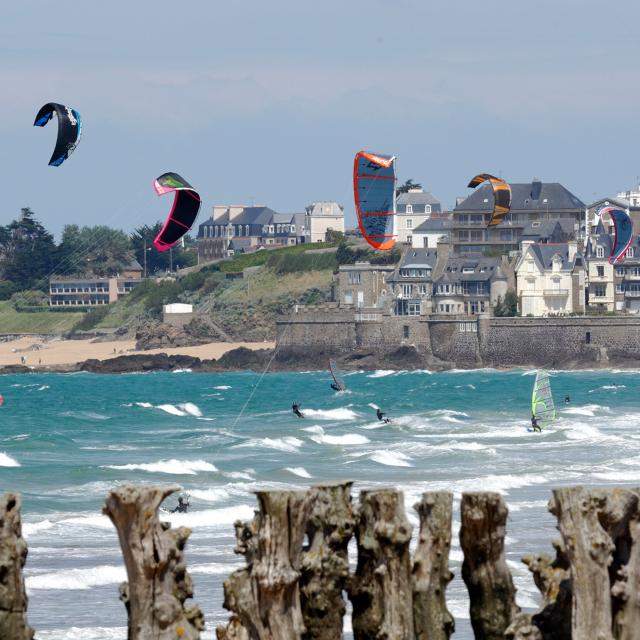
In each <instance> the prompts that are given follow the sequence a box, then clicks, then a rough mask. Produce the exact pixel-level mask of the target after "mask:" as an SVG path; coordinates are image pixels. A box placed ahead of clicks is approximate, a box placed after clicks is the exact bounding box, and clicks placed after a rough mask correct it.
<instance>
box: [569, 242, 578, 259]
mask: <svg viewBox="0 0 640 640" xmlns="http://www.w3.org/2000/svg"><path fill="white" fill-rule="evenodd" d="M567 250H568V254H569V255H568V258H569V262H571V261H572V260H573V259H574V258H575V257H576V253H578V242H577V241H576V240H569V242H567Z"/></svg>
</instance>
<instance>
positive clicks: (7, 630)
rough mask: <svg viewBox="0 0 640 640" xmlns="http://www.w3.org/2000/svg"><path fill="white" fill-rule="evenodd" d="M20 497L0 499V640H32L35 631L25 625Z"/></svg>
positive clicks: (10, 495) (24, 547)
mask: <svg viewBox="0 0 640 640" xmlns="http://www.w3.org/2000/svg"><path fill="white" fill-rule="evenodd" d="M20 506H21V503H20V496H19V495H18V494H16V493H4V494H2V495H0V638H6V639H7V640H9V639H10V640H31V638H33V634H34V631H33V629H32V628H31V627H30V626H29V625H28V624H27V592H26V590H25V587H24V578H23V577H22V569H23V567H24V564H25V562H26V561H27V544H26V542H25V541H24V539H23V538H22V524H21V522H20Z"/></svg>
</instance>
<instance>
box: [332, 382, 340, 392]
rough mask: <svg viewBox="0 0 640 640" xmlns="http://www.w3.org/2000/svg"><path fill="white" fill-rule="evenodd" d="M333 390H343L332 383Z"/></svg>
mask: <svg viewBox="0 0 640 640" xmlns="http://www.w3.org/2000/svg"><path fill="white" fill-rule="evenodd" d="M331 388H332V389H333V390H334V391H342V389H341V388H340V387H339V386H338V385H337V384H336V383H335V382H332V383H331Z"/></svg>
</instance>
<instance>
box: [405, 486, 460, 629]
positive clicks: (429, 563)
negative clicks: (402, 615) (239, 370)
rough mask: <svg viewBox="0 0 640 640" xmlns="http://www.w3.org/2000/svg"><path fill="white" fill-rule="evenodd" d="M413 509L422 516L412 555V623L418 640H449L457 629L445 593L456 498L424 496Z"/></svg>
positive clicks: (442, 494) (438, 495) (449, 495)
mask: <svg viewBox="0 0 640 640" xmlns="http://www.w3.org/2000/svg"><path fill="white" fill-rule="evenodd" d="M414 509H415V510H416V511H417V512H418V514H419V516H420V534H419V538H418V546H417V547H416V551H415V554H414V556H413V572H412V578H413V623H414V627H415V637H416V640H448V639H449V638H450V637H451V634H452V633H453V631H454V629H455V621H454V619H453V616H452V615H451V614H450V613H449V611H448V610H447V603H446V599H445V591H446V589H447V585H448V584H449V582H451V579H452V578H453V573H451V571H449V549H450V547H451V515H452V510H453V495H452V494H451V493H448V492H445V491H441V492H435V493H423V494H422V499H421V500H420V502H418V503H417V504H416V505H415V506H414Z"/></svg>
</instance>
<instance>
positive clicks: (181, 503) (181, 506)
mask: <svg viewBox="0 0 640 640" xmlns="http://www.w3.org/2000/svg"><path fill="white" fill-rule="evenodd" d="M188 508H189V503H188V502H186V501H185V500H184V498H183V497H182V496H180V497H179V498H178V504H177V506H176V508H175V509H171V513H176V511H177V512H178V513H187V509H188Z"/></svg>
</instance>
